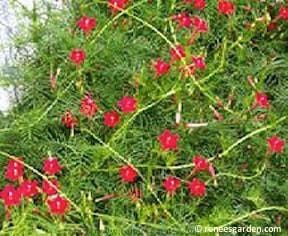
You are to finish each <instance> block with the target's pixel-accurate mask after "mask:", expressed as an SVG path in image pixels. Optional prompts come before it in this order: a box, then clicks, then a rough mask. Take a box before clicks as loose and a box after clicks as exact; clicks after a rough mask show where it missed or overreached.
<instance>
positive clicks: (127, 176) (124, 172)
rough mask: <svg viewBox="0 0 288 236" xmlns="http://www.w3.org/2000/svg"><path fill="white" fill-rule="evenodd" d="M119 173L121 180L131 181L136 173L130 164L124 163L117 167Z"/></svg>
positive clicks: (133, 180)
mask: <svg viewBox="0 0 288 236" xmlns="http://www.w3.org/2000/svg"><path fill="white" fill-rule="evenodd" d="M119 175H120V177H121V179H122V181H123V182H126V183H133V182H135V180H136V178H137V176H138V173H137V171H136V170H135V169H134V168H133V167H132V166H130V165H126V166H122V167H121V168H120V169H119Z"/></svg>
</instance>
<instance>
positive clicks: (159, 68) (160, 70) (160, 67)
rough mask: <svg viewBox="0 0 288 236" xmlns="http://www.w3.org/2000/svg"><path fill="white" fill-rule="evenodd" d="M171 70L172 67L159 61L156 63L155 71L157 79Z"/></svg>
mask: <svg viewBox="0 0 288 236" xmlns="http://www.w3.org/2000/svg"><path fill="white" fill-rule="evenodd" d="M169 70H170V65H169V64H168V63H166V62H165V61H163V60H161V59H159V58H158V59H157V60H156V61H155V63H154V71H155V75H156V76H157V77H160V76H163V75H166V74H167V73H168V72H169Z"/></svg>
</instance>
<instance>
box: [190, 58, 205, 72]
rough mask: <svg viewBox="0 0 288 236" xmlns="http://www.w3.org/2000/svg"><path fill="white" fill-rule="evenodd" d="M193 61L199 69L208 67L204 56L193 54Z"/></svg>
mask: <svg viewBox="0 0 288 236" xmlns="http://www.w3.org/2000/svg"><path fill="white" fill-rule="evenodd" d="M192 61H193V63H194V65H195V67H196V68H197V69H199V70H204V69H205V68H206V63H205V58H204V57H201V56H199V57H196V56H193V57H192Z"/></svg>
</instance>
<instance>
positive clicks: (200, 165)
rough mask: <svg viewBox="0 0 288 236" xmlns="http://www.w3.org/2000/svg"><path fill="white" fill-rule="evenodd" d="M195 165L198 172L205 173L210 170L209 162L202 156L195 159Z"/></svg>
mask: <svg viewBox="0 0 288 236" xmlns="http://www.w3.org/2000/svg"><path fill="white" fill-rule="evenodd" d="M193 163H194V165H195V170H197V171H204V170H208V169H209V162H208V161H207V160H206V159H205V158H204V157H202V156H200V155H196V156H194V157H193Z"/></svg>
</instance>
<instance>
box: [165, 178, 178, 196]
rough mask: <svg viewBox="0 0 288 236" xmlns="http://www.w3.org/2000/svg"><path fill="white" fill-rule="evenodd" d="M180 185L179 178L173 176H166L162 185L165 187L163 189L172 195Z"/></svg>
mask: <svg viewBox="0 0 288 236" xmlns="http://www.w3.org/2000/svg"><path fill="white" fill-rule="evenodd" d="M180 185H181V182H180V180H179V179H178V178H177V177H174V176H170V177H167V178H166V179H165V180H164V181H163V187H164V188H165V190H166V191H167V192H168V194H169V195H173V194H174V193H175V192H176V190H177V189H178V188H179V187H180Z"/></svg>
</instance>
